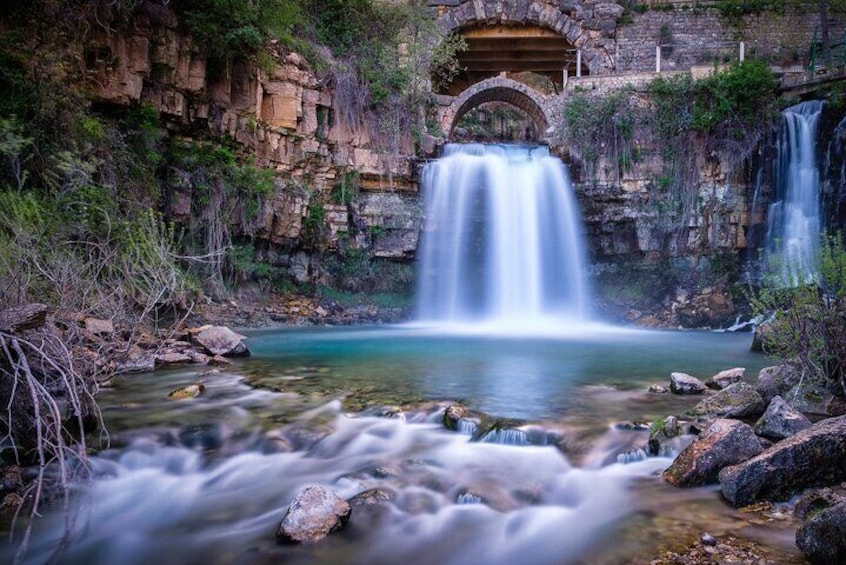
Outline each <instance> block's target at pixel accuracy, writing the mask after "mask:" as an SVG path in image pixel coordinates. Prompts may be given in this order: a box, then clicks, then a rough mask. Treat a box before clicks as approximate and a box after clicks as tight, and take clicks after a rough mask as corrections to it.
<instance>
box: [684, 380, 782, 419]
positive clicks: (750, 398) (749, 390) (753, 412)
mask: <svg viewBox="0 0 846 565" xmlns="http://www.w3.org/2000/svg"><path fill="white" fill-rule="evenodd" d="M765 407H766V404H764V400H763V399H762V398H761V395H760V394H758V392H757V391H756V390H755V387H753V386H752V385H749V384H746V383H744V382H739V383H734V384H733V385H729V386H728V387H727V388H724V389H723V390H719V391H717V392H716V393H714V395H713V396H710V397H708V398H706V399H704V400H702V401H700V402H699V403H698V404H697V405H696V406H694V407H693V408H691V409H690V411H689V413H690V414H691V415H693V416H706V415H708V416H721V417H723V418H749V417H753V416H759V415H760V414H761V413H762V412H763V411H764V408H765Z"/></svg>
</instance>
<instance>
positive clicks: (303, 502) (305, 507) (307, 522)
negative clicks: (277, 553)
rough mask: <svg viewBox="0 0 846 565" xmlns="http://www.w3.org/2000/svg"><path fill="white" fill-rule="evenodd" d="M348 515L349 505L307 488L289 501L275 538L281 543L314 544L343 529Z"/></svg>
mask: <svg viewBox="0 0 846 565" xmlns="http://www.w3.org/2000/svg"><path fill="white" fill-rule="evenodd" d="M351 514H352V507H351V506H350V504H349V503H348V502H347V501H346V500H344V499H343V498H341V497H340V496H338V495H337V494H335V492H334V491H333V490H331V489H329V488H327V487H324V486H321V485H311V486H308V487H306V488H305V489H304V490H302V491H300V493H299V494H297V496H295V497H294V500H292V501H291V505H290V506H289V507H288V511H287V512H285V516H284V517H283V518H282V521H281V522H280V523H279V528H278V529H277V530H276V537H277V538H278V539H279V541H281V542H284V543H314V542H317V541H320V540H322V539H323V538H325V537H326V536H327V535H329V534H331V533H332V532H335V531H338V530H340V529H341V528H343V527H344V526H346V524H347V522H348V521H349V519H350V515H351Z"/></svg>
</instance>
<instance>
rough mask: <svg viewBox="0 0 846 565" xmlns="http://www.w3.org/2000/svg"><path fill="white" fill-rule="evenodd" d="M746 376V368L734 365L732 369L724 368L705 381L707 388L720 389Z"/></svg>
mask: <svg viewBox="0 0 846 565" xmlns="http://www.w3.org/2000/svg"><path fill="white" fill-rule="evenodd" d="M745 376H746V369H745V368H743V367H735V368H734V369H726V370H725V371H720V372H719V373H717V374H716V375H714V376H713V377H711V378H710V379H708V380H707V381H706V382H705V385H706V386H707V387H708V388H714V389H717V390H722V389H724V388H726V387H727V386H729V385H733V384H734V383H739V382H740V381H742V380H743V377H745Z"/></svg>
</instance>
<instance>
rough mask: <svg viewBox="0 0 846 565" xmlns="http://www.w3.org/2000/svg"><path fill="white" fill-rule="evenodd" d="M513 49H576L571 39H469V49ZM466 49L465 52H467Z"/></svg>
mask: <svg viewBox="0 0 846 565" xmlns="http://www.w3.org/2000/svg"><path fill="white" fill-rule="evenodd" d="M502 49H512V50H519V51H563V50H566V49H574V47H573V46H572V45H571V44H570V42H569V41H567V40H565V39H563V38H561V39H552V40H550V39H514V40H503V39H475V40H472V41H467V51H500V50H502ZM467 51H465V53H466V52H467Z"/></svg>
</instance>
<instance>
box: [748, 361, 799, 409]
mask: <svg viewBox="0 0 846 565" xmlns="http://www.w3.org/2000/svg"><path fill="white" fill-rule="evenodd" d="M799 377H800V375H799V373H798V371H796V370H795V369H794V368H793V367H791V366H790V365H787V364H784V365H773V366H772V367H764V368H763V369H761V370H760V372H758V381H757V383H755V390H757V391H758V394H760V395H761V398H763V399H764V402H766V403H767V404H769V403H770V401H771V400H772V399H773V397H774V396H777V395H780V396H782V397H783V396H784V395H785V393H787V391H788V390H790V387H792V386H793V385H795V384H796V383H798V382H799Z"/></svg>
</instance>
